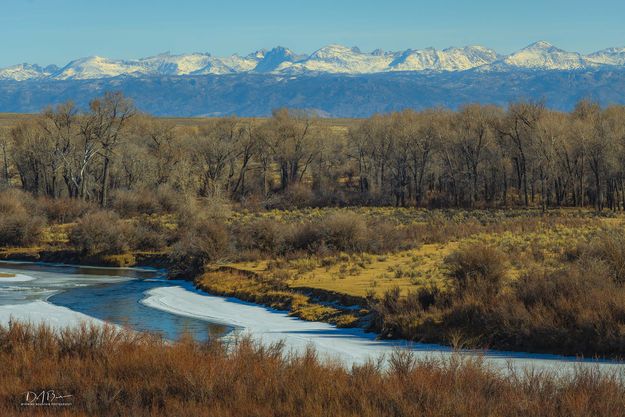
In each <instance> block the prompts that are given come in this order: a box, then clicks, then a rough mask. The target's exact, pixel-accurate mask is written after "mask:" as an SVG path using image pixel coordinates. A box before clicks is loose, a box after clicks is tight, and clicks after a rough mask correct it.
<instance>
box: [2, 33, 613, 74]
mask: <svg viewBox="0 0 625 417" xmlns="http://www.w3.org/2000/svg"><path fill="white" fill-rule="evenodd" d="M603 67H607V68H610V67H625V48H608V49H604V50H601V51H598V52H594V53H592V54H589V55H582V54H580V53H577V52H568V51H564V50H562V49H559V48H557V47H555V46H553V45H551V44H550V43H548V42H544V41H540V42H536V43H533V44H531V45H529V46H527V47H525V48H523V49H521V50H519V51H517V52H514V53H512V54H510V55H501V54H498V53H497V52H496V51H494V50H492V49H489V48H485V47H482V46H466V47H464V48H447V49H443V50H437V49H434V48H427V49H420V50H413V49H408V50H405V51H400V52H385V51H382V50H375V51H373V52H371V53H365V52H362V51H360V50H359V49H358V48H356V47H353V48H348V47H345V46H341V45H329V46H326V47H323V48H321V49H319V50H317V51H315V52H314V53H312V54H310V55H301V54H296V53H294V52H293V51H291V50H289V49H287V48H283V47H276V48H273V49H271V50H260V51H257V52H254V53H252V54H249V55H246V56H239V55H232V56H229V57H216V56H213V55H211V54H209V53H193V54H183V55H172V54H169V53H164V54H160V55H156V56H152V57H148V58H141V59H135V60H116V59H109V58H104V57H99V56H93V57H88V58H80V59H77V60H74V61H72V62H70V63H68V64H67V65H65V66H64V67H62V68H59V67H57V66H55V65H50V66H46V67H41V66H38V65H31V64H19V65H14V66H11V67H8V68H3V69H0V80H13V81H27V80H42V79H46V80H90V79H103V78H113V77H120V76H129V77H151V76H184V75H207V74H215V75H223V74H241V73H258V74H284V75H298V74H315V73H330V74H374V73H385V72H398V71H412V72H432V73H440V72H459V71H467V70H473V69H475V70H478V71H511V70H515V69H519V70H543V71H544V70H559V71H562V70H564V71H569V70H583V69H595V68H603Z"/></svg>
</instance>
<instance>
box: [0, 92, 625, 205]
mask: <svg viewBox="0 0 625 417" xmlns="http://www.w3.org/2000/svg"><path fill="white" fill-rule="evenodd" d="M624 161H625V107H617V106H614V107H609V108H605V109H602V108H600V107H599V106H598V105H597V104H594V103H591V102H587V101H582V102H580V103H579V104H578V105H577V107H576V108H575V110H574V111H572V112H571V113H561V112H555V111H551V110H549V109H546V108H545V107H544V106H543V105H542V104H540V103H527V102H522V103H514V104H511V105H510V106H509V107H508V108H507V109H502V108H500V107H494V106H481V105H470V106H467V107H464V108H462V109H460V110H459V111H457V112H452V111H448V110H442V109H436V110H428V111H424V112H414V111H409V110H407V111H403V112H399V113H391V114H386V115H375V116H372V117H371V118H369V119H365V120H355V121H353V122H351V123H349V127H348V128H344V127H342V126H334V125H332V123H331V122H328V121H327V120H321V119H316V118H314V117H310V116H309V115H307V114H305V113H302V112H295V111H289V110H286V109H282V110H277V111H275V112H274V114H273V116H272V117H271V118H269V119H263V120H259V119H239V118H236V117H229V118H222V119H208V120H205V119H198V121H197V122H190V123H177V122H176V121H171V120H166V119H157V118H152V117H149V116H146V115H143V114H140V113H139V112H137V111H136V109H135V108H134V107H133V105H132V103H131V102H130V101H129V100H128V99H126V98H124V97H123V96H122V95H121V94H117V93H108V94H106V95H105V96H104V97H102V98H99V99H95V100H93V101H92V102H91V104H90V107H89V110H88V111H86V112H80V111H79V110H78V109H77V108H76V107H75V106H74V105H73V104H72V103H67V104H63V105H59V106H57V107H55V108H49V109H47V110H45V111H43V112H42V113H41V114H40V115H37V116H36V117H34V118H33V119H31V120H29V121H27V122H21V123H20V124H18V125H17V126H16V127H14V128H12V129H10V130H9V129H7V130H5V131H2V132H0V167H1V168H2V170H1V171H0V180H1V181H4V182H5V183H7V184H9V183H11V184H14V185H19V186H21V187H22V188H23V189H24V190H27V191H30V192H32V193H33V194H36V195H42V196H48V197H52V198H57V197H71V198H76V199H82V200H88V201H97V202H99V203H100V204H101V205H103V206H106V205H107V204H108V202H109V200H110V198H111V197H110V196H111V194H113V193H117V192H124V191H126V190H133V191H135V190H142V189H143V190H146V189H147V190H155V189H158V188H161V187H166V188H169V189H173V190H176V191H179V192H183V193H185V194H186V195H189V196H194V195H197V196H200V197H215V196H217V197H221V198H226V199H232V200H234V201H239V202H244V203H248V204H251V203H257V204H264V205H265V206H267V207H280V206H289V205H337V204H338V205H341V204H382V205H402V206H426V207H493V206H499V207H501V206H513V205H520V206H535V207H543V208H548V207H560V206H575V207H581V206H594V207H595V208H597V209H603V208H610V209H613V210H618V209H623V208H625V164H624Z"/></svg>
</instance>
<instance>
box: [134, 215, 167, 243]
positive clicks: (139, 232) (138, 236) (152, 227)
mask: <svg viewBox="0 0 625 417" xmlns="http://www.w3.org/2000/svg"><path fill="white" fill-rule="evenodd" d="M131 234H132V236H131V238H130V239H129V240H130V241H131V242H132V245H133V248H134V249H139V250H161V249H163V248H164V247H165V246H166V244H167V240H168V238H169V235H170V231H169V230H168V229H167V228H166V227H165V226H164V225H163V224H162V222H161V221H160V219H158V218H152V217H150V216H141V217H140V218H139V219H138V220H137V221H136V223H135V224H134V227H133V228H132V229H131Z"/></svg>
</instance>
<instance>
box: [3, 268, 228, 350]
mask: <svg viewBox="0 0 625 417" xmlns="http://www.w3.org/2000/svg"><path fill="white" fill-rule="evenodd" d="M0 272H4V273H8V274H16V275H18V276H19V275H23V276H26V277H30V278H34V279H32V280H29V281H17V282H11V280H10V279H5V280H6V281H7V282H4V283H3V278H0V305H19V304H21V305H23V306H24V309H28V308H29V307H30V306H31V305H32V302H33V301H45V302H47V303H49V304H52V305H54V306H60V307H66V308H68V309H70V310H72V311H75V312H78V313H82V314H84V315H86V316H89V317H93V318H96V319H99V320H102V321H106V322H109V323H114V324H117V325H120V326H125V327H128V328H131V329H133V330H139V331H150V332H155V333H160V334H162V335H163V336H164V337H166V338H168V339H171V340H176V339H178V338H180V336H182V335H183V333H185V332H188V333H190V334H191V335H193V336H194V337H195V338H196V339H199V340H207V339H208V338H209V337H211V336H220V335H223V334H224V333H226V332H227V331H228V330H229V327H228V326H223V325H219V324H214V323H211V322H208V321H206V320H199V319H194V318H190V317H185V316H181V315H176V314H171V313H167V312H164V311H161V310H157V309H153V308H149V307H146V306H145V305H143V304H142V303H140V301H141V299H142V298H144V296H145V295H144V294H145V293H146V292H147V291H149V290H151V289H153V288H158V287H167V286H172V285H175V284H176V281H168V280H166V279H165V274H164V272H163V271H159V270H152V269H143V268H137V269H132V268H92V267H82V266H69V265H50V264H38V263H17V262H0Z"/></svg>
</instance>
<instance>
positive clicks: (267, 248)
mask: <svg viewBox="0 0 625 417" xmlns="http://www.w3.org/2000/svg"><path fill="white" fill-rule="evenodd" d="M286 228H287V227H286V226H285V225H282V224H280V223H278V222H277V221H275V220H272V219H258V220H255V221H252V222H250V223H248V224H246V225H244V226H243V227H241V228H240V229H239V230H238V231H237V235H238V236H237V240H238V242H239V246H240V247H241V248H243V249H247V250H250V249H257V250H260V251H262V252H264V253H267V254H278V253H282V252H283V250H284V249H285V248H284V244H285V238H286V237H285V234H286V232H285V229H286Z"/></svg>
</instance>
